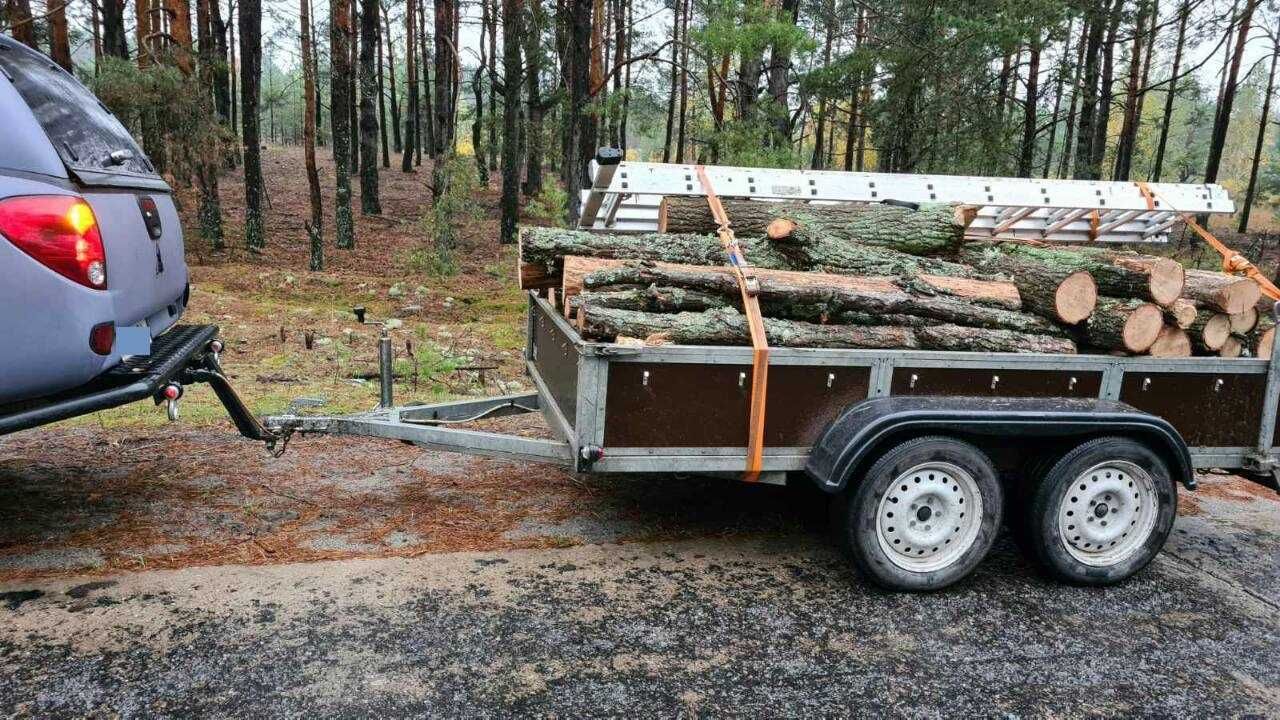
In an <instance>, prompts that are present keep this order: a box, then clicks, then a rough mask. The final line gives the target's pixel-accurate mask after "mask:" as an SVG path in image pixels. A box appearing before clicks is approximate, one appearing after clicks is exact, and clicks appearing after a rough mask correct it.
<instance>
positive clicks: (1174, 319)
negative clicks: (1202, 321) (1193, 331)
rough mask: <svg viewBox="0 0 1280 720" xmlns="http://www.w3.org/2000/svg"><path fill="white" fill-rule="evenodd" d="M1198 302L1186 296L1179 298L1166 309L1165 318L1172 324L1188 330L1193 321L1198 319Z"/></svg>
mask: <svg viewBox="0 0 1280 720" xmlns="http://www.w3.org/2000/svg"><path fill="white" fill-rule="evenodd" d="M1199 312H1200V311H1199V309H1198V308H1196V304H1195V303H1194V302H1192V301H1191V300H1188V299H1186V298H1178V299H1177V300H1174V301H1173V302H1172V303H1170V304H1169V307H1166V308H1165V309H1164V319H1165V321H1167V322H1168V323H1170V324H1171V325H1176V326H1177V327H1180V328H1182V329H1183V330H1186V329H1187V328H1189V327H1191V323H1193V322H1195V321H1196V315H1197V314H1198V313H1199Z"/></svg>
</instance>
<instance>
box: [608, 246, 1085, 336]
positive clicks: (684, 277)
mask: <svg viewBox="0 0 1280 720" xmlns="http://www.w3.org/2000/svg"><path fill="white" fill-rule="evenodd" d="M755 276H756V281H757V285H758V292H757V297H758V298H759V299H760V304H761V308H762V311H763V312H764V314H765V315H766V316H769V317H775V318H783V319H790V320H806V321H810V322H830V321H832V320H833V319H837V318H838V316H839V315H840V313H844V312H855V313H870V314H896V315H913V316H917V317H923V318H928V319H931V320H934V321H936V322H940V323H951V324H955V325H962V326H966V327H975V328H991V329H1005V330H1014V331H1017V332H1025V333H1033V334H1046V335H1057V336H1061V335H1063V331H1062V330H1061V329H1060V328H1059V327H1058V326H1057V325H1055V324H1053V323H1052V322H1050V321H1048V320H1046V319H1044V318H1042V317H1037V316H1035V315H1031V314H1028V313H1023V312H1018V311H1015V310H1006V309H1004V308H999V307H990V306H986V305H980V304H977V303H974V302H970V301H968V300H964V299H961V298H958V297H953V296H946V295H940V294H930V293H927V292H920V291H919V289H918V288H916V287H914V286H913V285H912V284H910V283H906V282H902V283H895V281H894V280H893V279H890V278H864V277H842V276H829V275H822V274H818V273H801V272H787V271H778V270H774V271H764V270H762V271H757V272H756V273H755ZM583 286H584V288H586V289H589V290H595V289H611V288H614V287H617V286H624V287H650V286H652V287H655V288H685V289H688V290H693V291H696V292H698V293H712V294H718V295H721V296H722V297H725V298H729V299H732V298H738V297H739V296H740V295H741V291H740V290H739V288H738V282H737V279H736V278H735V277H734V275H733V274H732V273H731V272H730V271H729V270H728V269H726V268H710V267H696V266H675V265H665V264H664V265H645V264H640V263H627V264H623V265H619V266H616V267H612V268H606V269H602V270H598V271H596V272H593V273H591V274H589V275H587V276H586V277H584V278H583Z"/></svg>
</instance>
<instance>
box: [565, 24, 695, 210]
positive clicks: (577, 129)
mask: <svg viewBox="0 0 1280 720" xmlns="http://www.w3.org/2000/svg"><path fill="white" fill-rule="evenodd" d="M677 1H679V0H677ZM566 7H567V9H568V11H567V13H566V15H565V17H564V18H563V21H564V22H567V23H568V24H569V38H570V41H569V55H568V61H569V62H568V67H567V68H566V71H567V75H566V77H567V78H568V79H567V84H568V91H569V102H568V105H567V106H566V107H565V110H564V132H565V136H564V139H565V150H566V152H565V153H564V164H563V166H562V167H561V176H562V177H563V178H564V180H565V187H564V189H565V193H566V194H567V195H568V208H567V215H568V217H567V218H566V220H567V221H568V224H569V225H570V226H573V225H574V224H576V223H577V220H578V214H579V212H580V210H581V203H582V199H581V191H582V188H583V187H585V186H586V183H587V182H588V178H587V161H588V160H590V159H591V155H592V149H593V148H592V146H593V145H594V143H595V127H594V125H593V123H592V122H591V117H590V115H589V108H588V107H587V105H588V104H589V103H590V100H591V88H590V80H591V13H592V3H591V0H566ZM677 157H679V156H677ZM677 162H679V160H677Z"/></svg>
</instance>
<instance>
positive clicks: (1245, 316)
mask: <svg viewBox="0 0 1280 720" xmlns="http://www.w3.org/2000/svg"><path fill="white" fill-rule="evenodd" d="M1257 326H1258V308H1257V306H1256V305H1255V306H1254V307H1251V308H1248V309H1247V310H1245V311H1244V312H1238V313H1234V314H1232V315H1231V332H1233V333H1235V334H1236V335H1244V334H1246V333H1250V332H1253V329H1254V328H1255V327H1257Z"/></svg>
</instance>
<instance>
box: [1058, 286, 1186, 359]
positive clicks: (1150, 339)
mask: <svg viewBox="0 0 1280 720" xmlns="http://www.w3.org/2000/svg"><path fill="white" fill-rule="evenodd" d="M1164 326H1165V325H1164V313H1163V312H1162V311H1161V310H1160V308H1159V306H1157V305H1155V304H1152V303H1149V302H1143V301H1142V300H1137V299H1132V298H1126V299H1119V298H1109V297H1104V298H1099V299H1098V305H1097V307H1095V308H1094V310H1093V314H1092V315H1090V316H1089V319H1088V320H1087V321H1085V322H1084V323H1082V324H1081V325H1080V326H1079V332H1080V339H1081V342H1082V343H1084V344H1086V345H1089V346H1092V347H1095V348H1099V349H1102V350H1123V351H1124V352H1127V353H1133V354H1137V353H1144V352H1146V351H1147V349H1148V348H1150V347H1151V345H1152V344H1153V343H1155V341H1156V338H1157V337H1159V335H1160V331H1161V329H1162V328H1164Z"/></svg>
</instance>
